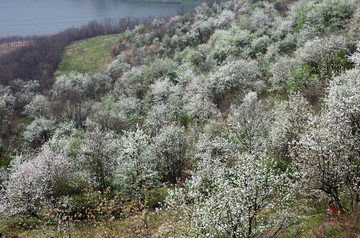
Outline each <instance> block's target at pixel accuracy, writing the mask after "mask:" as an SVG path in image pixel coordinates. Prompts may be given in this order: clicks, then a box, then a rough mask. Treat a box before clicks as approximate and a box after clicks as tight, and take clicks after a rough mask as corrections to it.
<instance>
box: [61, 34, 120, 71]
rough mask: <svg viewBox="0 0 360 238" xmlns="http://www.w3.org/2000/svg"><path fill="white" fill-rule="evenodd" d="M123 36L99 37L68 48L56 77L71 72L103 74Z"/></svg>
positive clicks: (78, 42) (79, 42)
mask: <svg viewBox="0 0 360 238" xmlns="http://www.w3.org/2000/svg"><path fill="white" fill-rule="evenodd" d="M121 38H122V34H116V35H106V36H98V37H94V38H90V39H86V40H81V41H76V42H74V43H72V44H70V45H69V46H68V47H66V49H65V51H64V53H63V56H62V61H61V63H60V64H59V67H58V70H57V71H56V72H55V76H59V75H61V74H67V73H69V72H71V71H78V72H81V73H87V74H93V73H98V72H102V71H104V70H105V69H106V67H107V66H108V64H109V63H111V61H112V60H113V57H112V55H111V49H112V48H113V47H114V46H115V45H116V43H117V42H118V41H119V40H120V39H121Z"/></svg>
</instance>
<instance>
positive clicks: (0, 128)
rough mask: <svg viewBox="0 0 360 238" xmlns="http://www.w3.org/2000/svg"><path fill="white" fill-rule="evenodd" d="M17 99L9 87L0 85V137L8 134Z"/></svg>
mask: <svg viewBox="0 0 360 238" xmlns="http://www.w3.org/2000/svg"><path fill="white" fill-rule="evenodd" d="M14 107H15V97H14V96H13V95H12V94H11V91H10V88H9V87H3V86H1V85H0V135H1V136H2V135H4V134H5V133H7V132H8V130H9V126H10V117H11V115H12V113H13V111H14Z"/></svg>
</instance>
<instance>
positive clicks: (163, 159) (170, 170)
mask: <svg viewBox="0 0 360 238" xmlns="http://www.w3.org/2000/svg"><path fill="white" fill-rule="evenodd" d="M153 140H154V147H155V153H156V156H157V158H158V159H157V165H158V168H157V169H158V171H159V172H158V173H159V174H161V175H162V176H163V178H164V179H166V181H171V182H172V183H173V184H176V183H177V181H178V180H179V179H181V176H182V173H183V171H184V168H185V165H186V161H187V158H186V149H187V146H188V139H187V137H186V134H185V130H184V128H182V127H180V126H177V125H169V126H166V127H163V128H161V130H160V131H159V134H158V135H157V136H156V137H154V139H153Z"/></svg>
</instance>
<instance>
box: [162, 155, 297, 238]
mask: <svg viewBox="0 0 360 238" xmlns="http://www.w3.org/2000/svg"><path fill="white" fill-rule="evenodd" d="M273 162H274V161H272V160H270V159H269V158H266V157H265V156H263V155H250V154H242V155H239V157H238V159H237V160H236V161H235V162H234V164H233V165H232V166H227V165H226V164H225V163H222V162H220V161H219V160H212V159H208V158H203V159H202V160H201V161H199V162H198V163H197V164H196V170H195V171H194V172H193V173H192V177H191V178H190V179H189V180H187V182H186V184H185V187H184V188H179V189H175V190H174V191H170V192H169V197H168V198H167V199H166V204H167V206H168V207H170V209H171V212H173V213H174V215H176V216H178V218H180V219H181V221H182V222H184V220H185V221H187V222H188V223H185V224H188V226H189V227H188V235H190V234H191V235H192V236H204V237H219V236H220V237H259V236H262V235H265V234H266V235H271V236H272V237H276V236H278V235H279V234H278V232H279V231H280V230H282V229H284V228H285V227H286V226H287V222H288V219H289V217H290V216H289V213H288V212H287V207H288V205H289V203H290V202H291V194H290V193H288V192H289V191H290V190H289V187H288V185H289V180H288V179H287V175H286V174H282V173H279V172H278V171H276V170H275V169H273V168H272V165H274V164H273ZM183 224H184V223H183ZM174 232H175V233H176V231H174Z"/></svg>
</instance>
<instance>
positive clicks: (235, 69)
mask: <svg viewBox="0 0 360 238" xmlns="http://www.w3.org/2000/svg"><path fill="white" fill-rule="evenodd" d="M208 80H209V87H210V89H211V91H212V94H213V95H214V96H215V97H221V96H223V95H224V94H225V93H227V92H235V91H237V92H239V93H240V94H242V95H243V94H245V93H247V92H249V91H261V90H262V88H264V84H263V82H262V81H261V73H260V72H259V69H258V65H257V63H256V62H254V61H246V60H234V59H229V60H227V61H226V62H225V63H224V64H223V65H221V66H219V67H218V68H217V70H216V71H215V72H214V73H213V74H211V75H210V77H209V79H208Z"/></svg>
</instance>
